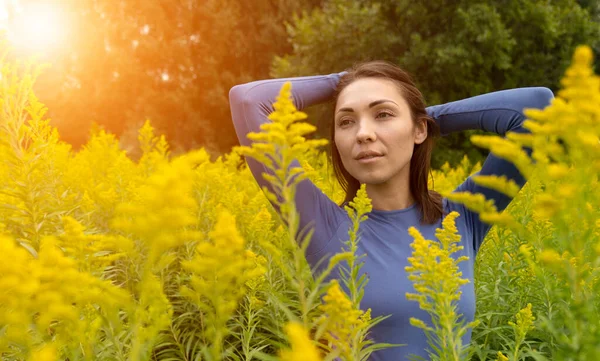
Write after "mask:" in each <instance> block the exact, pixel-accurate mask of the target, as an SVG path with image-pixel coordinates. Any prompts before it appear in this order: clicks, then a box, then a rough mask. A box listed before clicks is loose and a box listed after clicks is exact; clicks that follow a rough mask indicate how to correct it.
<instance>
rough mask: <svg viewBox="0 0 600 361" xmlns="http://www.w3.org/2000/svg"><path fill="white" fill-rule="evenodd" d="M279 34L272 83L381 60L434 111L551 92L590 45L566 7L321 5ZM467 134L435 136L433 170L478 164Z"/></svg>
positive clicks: (588, 23)
mask: <svg viewBox="0 0 600 361" xmlns="http://www.w3.org/2000/svg"><path fill="white" fill-rule="evenodd" d="M590 6H591V5H590ZM590 11H591V8H590ZM288 33H289V35H290V39H291V42H292V45H293V52H292V53H290V54H288V55H285V56H282V57H276V59H275V60H274V62H273V66H272V72H271V75H272V76H278V77H279V76H292V75H294V76H297V75H312V74H327V73H332V72H339V71H341V70H343V69H345V68H347V67H349V66H351V65H352V64H353V63H355V62H359V61H363V60H374V59H384V60H388V61H391V62H393V63H396V64H399V65H401V66H402V67H403V68H405V69H406V70H407V71H409V72H410V73H411V74H413V75H414V77H415V80H416V82H417V85H418V87H419V89H421V91H422V92H423V93H424V95H425V98H426V99H427V101H428V103H429V104H437V103H441V102H447V101H453V100H457V99H461V98H465V97H469V96H474V95H478V94H481V93H485V92H490V91H495V90H501V89H506V88H514V87H522V86H546V87H549V88H551V89H556V88H557V87H558V85H559V79H560V76H561V75H562V74H563V72H564V70H565V69H566V67H567V65H568V59H569V57H570V55H571V53H572V52H573V50H574V48H575V46H576V45H578V44H582V43H586V44H590V45H591V46H592V47H597V44H598V40H599V39H600V22H598V21H597V19H596V21H594V19H593V18H592V15H590V12H588V10H587V9H582V8H581V6H580V5H579V4H577V2H576V1H574V0H561V1H551V2H550V1H541V0H526V1H525V0H503V1H497V0H493V1H491V0H478V1H473V0H469V1H467V0H462V1H451V2H449V1H417V2H415V1H410V0H400V1H397V0H394V1H391V0H362V1H355V0H328V1H325V3H324V5H323V7H322V8H320V9H317V10H314V11H312V12H310V13H308V12H305V13H304V14H303V15H302V16H299V17H295V18H294V20H293V22H292V23H291V24H290V25H289V26H288ZM471 134H472V132H466V133H462V134H457V135H454V134H453V135H450V136H448V137H444V138H442V139H441V141H440V143H439V150H438V152H436V153H434V159H433V165H434V167H439V166H441V165H442V164H443V163H444V162H445V161H449V162H450V163H451V164H453V165H454V164H457V163H459V162H460V160H461V159H462V157H463V155H464V154H465V153H467V154H468V155H469V157H470V158H471V159H472V160H475V161H477V160H479V159H481V158H482V156H483V155H485V153H484V152H473V149H472V147H471V146H470V143H469V141H468V139H469V136H470V135H471ZM321 135H322V136H326V133H321Z"/></svg>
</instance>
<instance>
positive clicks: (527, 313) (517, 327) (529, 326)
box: [508, 303, 535, 340]
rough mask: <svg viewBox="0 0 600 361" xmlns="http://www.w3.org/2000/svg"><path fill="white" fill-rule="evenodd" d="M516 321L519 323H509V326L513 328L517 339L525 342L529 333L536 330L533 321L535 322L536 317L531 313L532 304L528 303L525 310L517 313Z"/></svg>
mask: <svg viewBox="0 0 600 361" xmlns="http://www.w3.org/2000/svg"><path fill="white" fill-rule="evenodd" d="M516 319H517V323H514V322H508V324H509V325H510V326H512V328H513V330H514V331H515V334H516V335H517V338H518V339H519V340H523V339H524V338H525V335H526V334H527V332H529V331H531V330H533V329H534V326H533V321H535V317H534V316H533V312H532V311H531V303H528V304H527V306H526V307H525V308H523V309H521V310H520V311H519V312H517V315H516Z"/></svg>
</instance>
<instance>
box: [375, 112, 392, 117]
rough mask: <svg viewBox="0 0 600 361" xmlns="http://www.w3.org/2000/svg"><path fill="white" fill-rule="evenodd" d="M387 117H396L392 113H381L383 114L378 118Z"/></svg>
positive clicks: (378, 115)
mask: <svg viewBox="0 0 600 361" xmlns="http://www.w3.org/2000/svg"><path fill="white" fill-rule="evenodd" d="M385 115H387V117H392V116H394V114H392V113H390V112H381V113H379V114H377V118H387V117H386V116H385Z"/></svg>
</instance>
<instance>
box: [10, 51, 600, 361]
mask: <svg viewBox="0 0 600 361" xmlns="http://www.w3.org/2000/svg"><path fill="white" fill-rule="evenodd" d="M7 54H8V50H7V47H6V46H5V44H3V46H2V53H1V54H0V56H1V57H0V59H1V63H2V67H1V74H0V75H1V78H0V97H1V98H0V99H1V100H0V106H1V113H0V114H1V117H0V159H1V160H2V161H1V162H0V255H1V256H2V258H3V261H2V262H0V354H1V356H0V358H1V359H2V360H31V361H34V360H35V361H38V360H39V361H50V360H52V361H54V360H69V361H75V360H129V361H139V360H165V361H166V360H210V361H217V360H245V361H249V360H272V361H276V360H281V361H292V360H298V361H300V360H303V361H313V360H333V359H335V358H336V357H337V358H339V359H341V360H345V361H350V360H352V361H358V360H368V358H369V355H370V354H371V352H374V351H375V352H376V350H377V348H379V347H386V345H381V344H374V343H372V341H370V340H369V339H368V338H367V337H366V336H367V334H368V331H369V328H370V327H371V326H372V325H373V324H374V323H376V322H378V319H371V317H370V313H369V311H368V310H360V309H358V308H357V307H356V304H357V302H356V299H357V297H358V296H357V295H358V294H359V293H360V290H361V289H362V287H364V283H361V282H360V280H356V279H353V278H352V277H350V278H347V279H344V280H340V281H331V282H325V279H326V274H323V275H312V274H311V271H310V269H309V267H308V265H307V263H306V260H305V259H304V254H303V252H304V249H305V247H306V244H307V243H306V242H303V243H301V246H298V243H297V242H296V241H295V238H294V235H295V234H296V232H297V227H298V225H297V218H298V217H297V214H296V211H295V208H294V205H293V202H292V200H293V199H294V192H295V184H296V183H297V182H298V181H299V180H300V179H301V178H302V177H309V178H310V179H311V180H312V181H313V182H314V183H315V184H316V185H317V186H318V187H319V188H320V189H322V190H323V191H324V192H325V193H326V194H328V195H329V196H330V197H331V198H332V199H333V200H334V201H336V202H338V203H339V202H340V201H341V200H342V198H343V193H342V190H341V189H340V188H339V186H338V185H337V183H336V181H335V179H334V177H333V172H332V169H331V166H330V165H329V163H328V161H327V157H326V154H325V152H323V151H322V150H320V149H319V147H320V146H322V145H323V144H324V141H322V140H306V139H305V137H304V136H305V135H306V134H309V133H310V132H312V131H313V130H314V128H313V127H312V126H310V125H308V124H307V123H303V122H302V121H303V119H304V118H305V115H304V114H303V113H300V112H297V111H296V110H295V108H294V107H293V105H292V103H291V101H290V100H289V92H290V89H289V86H286V87H284V88H283V89H282V92H281V95H280V98H279V100H278V103H277V104H276V109H277V111H276V112H275V113H273V114H272V116H271V119H272V121H273V123H272V125H271V126H266V127H265V128H264V129H263V133H260V134H257V135H255V140H256V142H255V143H254V146H253V147H252V148H242V147H239V148H234V149H233V150H232V152H231V153H229V154H227V155H225V156H223V157H220V158H218V159H216V160H211V158H210V156H209V154H207V153H206V152H205V151H204V150H202V149H201V150H197V151H192V152H189V153H187V154H183V155H178V156H174V155H172V154H170V152H169V147H168V143H167V141H166V140H165V139H164V137H161V136H159V135H157V134H155V132H154V129H153V128H152V126H151V125H150V123H149V122H146V124H145V125H144V126H143V127H142V128H141V129H140V130H139V136H138V140H139V146H140V149H141V152H142V155H141V157H140V158H139V159H136V160H133V159H131V158H130V157H129V156H128V155H127V154H126V153H125V151H123V150H122V149H120V147H119V141H118V139H116V138H115V137H114V136H112V135H110V134H107V133H105V132H103V131H101V130H98V131H95V132H94V133H93V135H92V137H91V139H90V140H89V142H88V144H87V145H86V146H85V147H84V148H83V149H82V150H80V151H78V152H74V151H73V150H72V149H71V148H70V146H69V145H67V144H65V143H63V142H61V141H60V140H59V136H58V134H57V131H56V129H55V128H53V127H52V126H50V125H49V121H48V119H46V118H45V114H46V111H47V109H46V108H45V107H44V105H43V104H42V103H40V101H39V100H38V99H37V98H36V96H35V95H34V93H33V91H32V87H33V84H34V83H35V81H36V78H37V77H38V75H39V74H40V71H42V68H41V67H40V66H38V65H35V64H33V63H27V62H25V63H24V62H12V61H8V60H7V59H8V58H7ZM591 66H592V52H591V50H590V49H589V48H588V47H584V46H583V47H579V48H578V49H577V51H576V52H575V54H574V57H573V61H572V65H571V67H570V68H569V69H568V70H567V72H566V75H565V77H564V79H563V82H562V84H563V89H562V90H561V91H560V92H559V93H558V94H557V98H556V99H555V100H554V101H553V103H552V104H551V105H550V106H549V107H548V108H546V109H544V110H535V111H533V110H530V111H528V112H527V116H528V118H529V119H530V120H528V121H527V122H526V127H527V128H529V129H530V130H531V131H532V133H531V134H529V135H523V134H509V136H508V137H507V138H506V139H503V138H500V137H497V136H475V137H473V139H472V141H473V143H474V144H476V145H479V146H483V147H487V148H489V149H490V150H491V151H492V152H494V153H495V154H497V155H498V156H500V157H503V158H506V159H508V160H510V161H511V162H513V163H515V165H516V166H517V167H518V168H519V170H520V171H521V172H522V174H524V175H525V176H526V178H527V179H528V183H527V185H526V186H525V188H524V189H523V190H522V191H521V192H519V194H518V195H516V194H515V192H514V189H513V188H514V187H513V186H512V185H511V184H510V183H507V182H506V180H505V179H501V178H485V179H483V178H482V179H479V180H477V181H478V182H480V183H481V184H484V185H486V186H488V187H491V188H494V189H497V190H499V191H501V192H505V193H506V194H509V195H511V196H515V195H516V198H515V199H514V200H513V202H512V203H511V205H510V206H509V208H508V209H507V211H506V212H503V213H497V212H496V210H495V207H494V205H493V204H491V203H489V202H486V200H485V199H482V198H481V197H479V196H477V195H471V194H457V193H454V194H449V192H451V191H452V190H453V189H454V188H455V187H456V186H457V185H458V184H460V183H461V182H462V181H464V179H465V178H466V177H467V176H469V175H471V174H473V173H474V172H476V171H477V170H478V169H479V164H471V163H470V162H469V160H468V159H466V158H465V159H464V160H463V162H462V164H461V165H460V166H459V167H457V168H450V167H449V166H444V167H443V168H442V169H440V170H437V171H434V172H433V179H432V181H433V180H435V190H437V191H439V192H441V193H443V194H444V195H446V196H447V197H449V198H450V199H452V200H454V201H457V202H462V203H464V204H465V205H466V206H468V207H469V208H471V209H474V210H476V211H477V212H479V213H480V215H481V217H482V219H484V220H486V221H488V222H490V223H492V224H494V225H495V226H494V227H493V228H492V229H491V230H490V232H489V234H488V237H487V240H486V242H485V244H484V247H483V248H482V250H481V251H480V255H479V259H478V260H477V264H476V267H477V270H476V271H477V276H476V289H477V317H476V319H477V321H476V322H475V323H474V324H471V325H467V326H468V327H474V330H473V342H472V345H471V346H470V347H469V348H468V349H467V351H468V352H466V353H463V352H453V351H456V350H453V347H457V346H456V345H454V344H453V343H452V339H453V337H447V336H448V335H446V336H445V337H442V336H441V330H440V329H437V328H431V327H430V325H425V324H424V323H423V322H419V321H418V320H415V321H414V325H415V327H422V328H426V329H428V330H430V332H431V336H432V337H433V338H436V337H438V340H440V342H442V343H443V347H442V348H440V350H441V351H440V352H439V353H438V354H435V355H432V356H431V358H432V360H459V359H461V360H466V359H472V360H515V361H516V360H586V361H587V360H600V282H599V281H600V192H598V186H599V184H598V176H599V174H600V138H599V137H600V79H599V78H598V77H597V76H596V75H594V74H593V71H592V68H591ZM522 146H527V147H530V148H531V149H533V153H532V157H531V158H530V157H529V156H528V155H527V154H526V153H525V152H524V151H523V150H522ZM243 156H250V157H254V158H256V159H259V160H260V159H267V158H266V157H271V158H272V159H275V162H274V163H277V165H278V167H279V168H278V169H288V166H289V164H290V162H291V160H292V159H299V160H300V161H301V164H302V165H303V168H304V170H305V173H304V174H300V175H299V177H296V178H295V182H290V181H289V180H290V179H291V178H290V176H291V175H290V174H288V173H287V172H284V171H280V172H277V173H276V174H275V175H274V176H272V177H271V181H272V182H273V183H274V184H277V185H278V186H279V189H281V194H279V197H277V196H276V195H269V198H270V199H271V200H273V201H276V202H279V205H280V206H281V217H279V216H278V215H277V214H276V213H275V211H274V209H273V207H272V206H271V204H270V203H269V201H268V199H267V197H265V193H263V191H262V190H260V189H259V188H258V186H257V184H256V182H255V181H254V179H253V178H252V175H251V173H250V172H249V170H248V169H247V167H246V166H245V162H244V159H243ZM352 206H353V208H347V209H346V210H347V212H348V213H349V216H350V217H351V219H352V220H353V228H352V229H349V230H348V231H349V234H350V240H349V241H348V244H347V248H346V249H345V250H344V251H342V250H340V253H339V254H338V255H336V256H334V257H332V258H331V259H330V260H329V261H328V262H329V266H328V267H327V270H326V271H325V273H327V272H332V270H333V269H334V267H335V266H336V265H344V266H345V267H347V270H348V274H349V275H353V274H356V270H357V269H358V268H359V267H360V255H357V254H354V251H355V250H356V244H357V242H360V239H359V238H358V237H357V230H358V225H359V224H360V222H361V221H362V220H364V219H365V217H366V216H367V214H368V212H369V210H370V201H369V200H368V198H367V197H366V193H365V192H364V188H363V189H361V190H360V191H359V192H358V194H357V197H356V198H355V201H354V202H353V204H352ZM456 215H457V214H451V215H449V216H448V217H447V218H446V219H445V221H444V223H443V225H444V229H443V230H440V232H439V234H438V237H439V242H438V241H435V240H425V239H423V238H422V237H421V236H420V235H419V234H418V232H417V231H416V230H411V234H412V235H413V236H414V238H415V253H414V254H413V255H412V256H413V258H412V261H411V262H412V267H409V269H408V270H407V271H408V272H412V274H413V280H414V282H415V285H417V284H419V287H416V291H415V292H417V293H419V292H421V294H425V295H426V293H427V292H429V291H431V290H433V289H434V288H432V287H434V286H435V285H434V284H431V282H430V281H428V280H431V277H428V274H427V272H434V271H435V263H436V262H439V263H441V262H446V263H445V264H448V263H447V262H450V263H453V264H455V263H456V262H459V261H460V260H454V259H452V258H451V254H452V250H453V249H455V243H454V241H453V239H455V238H456V235H455V234H454V224H453V217H456ZM307 241H308V240H307ZM432 255H437V256H435V257H432ZM422 262H427V263H428V266H429V267H426V268H419V264H422ZM442 281H443V282H446V283H447V285H450V286H451V285H453V284H455V285H458V284H460V283H461V282H462V281H461V280H460V274H454V275H453V276H452V277H449V278H448V279H446V280H442ZM340 282H344V283H346V285H349V286H350V287H349V288H350V289H351V290H353V292H351V294H345V293H344V292H343V291H342V288H341V287H340ZM447 297H448V299H449V300H451V298H452V297H455V296H454V295H452V294H448V295H447ZM426 302H429V303H430V304H429V307H430V309H431V310H432V311H431V312H432V316H434V317H435V315H436V313H439V312H442V311H443V307H444V305H443V303H444V302H443V300H442V301H439V302H441V303H440V304H436V302H434V301H433V300H431V299H426ZM454 316H455V317H458V316H459V315H454ZM448 326H449V327H450V329H452V324H449V325H448ZM456 355H468V356H456Z"/></svg>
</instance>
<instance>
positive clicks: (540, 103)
mask: <svg viewBox="0 0 600 361" xmlns="http://www.w3.org/2000/svg"><path fill="white" fill-rule="evenodd" d="M552 99H554V93H552V90H550V89H549V88H546V87H535V88H531V95H530V99H529V102H530V103H531V104H530V105H529V106H528V107H527V108H536V109H544V108H545V107H547V106H548V105H550V102H552Z"/></svg>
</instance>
